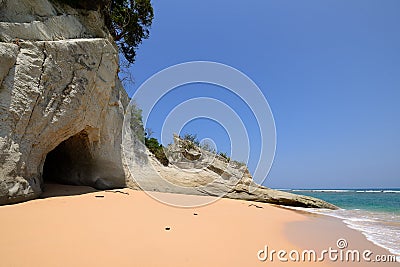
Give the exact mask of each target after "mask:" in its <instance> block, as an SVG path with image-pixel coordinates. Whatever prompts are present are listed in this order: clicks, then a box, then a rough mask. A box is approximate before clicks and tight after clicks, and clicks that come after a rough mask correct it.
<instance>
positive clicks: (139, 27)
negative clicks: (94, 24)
mask: <svg viewBox="0 0 400 267" xmlns="http://www.w3.org/2000/svg"><path fill="white" fill-rule="evenodd" d="M103 13H104V18H105V22H106V26H107V28H108V30H109V31H110V33H111V35H112V36H113V37H114V40H115V42H116V43H117V45H118V47H119V48H120V50H121V52H122V53H123V54H124V56H125V58H126V60H127V61H128V62H129V63H133V62H134V61H135V56H136V49H137V47H138V46H139V44H140V43H141V42H142V40H143V39H147V38H148V37H149V33H150V32H149V29H150V26H151V23H152V21H153V17H154V13H153V7H152V6H151V3H150V0H111V1H109V4H108V5H107V6H106V9H105V10H104V12H103Z"/></svg>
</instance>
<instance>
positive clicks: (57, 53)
mask: <svg viewBox="0 0 400 267" xmlns="http://www.w3.org/2000/svg"><path fill="white" fill-rule="evenodd" d="M0 7H1V11H0V20H1V21H2V22H0V39H1V40H2V41H3V42H1V43H0V61H1V64H0V83H1V85H0V123H1V124H0V204H5V203H13V202H18V201H23V200H27V199H32V198H35V197H37V196H39V195H40V193H41V186H42V184H43V182H44V180H43V177H45V178H46V177H47V179H49V180H52V181H57V182H64V183H70V184H78V185H90V186H94V187H96V188H100V189H105V188H113V187H122V186H124V185H125V173H124V170H123V166H122V161H121V150H120V144H121V128H122V121H123V115H124V108H125V106H126V105H127V101H128V97H127V95H126V93H125V91H124V89H123V88H122V86H121V84H120V82H119V80H118V77H117V70H118V50H117V48H116V46H115V44H114V43H113V41H112V40H111V39H110V38H108V33H107V32H105V31H103V30H102V29H103V26H102V23H101V20H99V19H97V22H96V23H94V22H92V23H89V22H88V21H91V17H92V19H93V20H96V18H98V17H99V15H98V13H97V12H95V11H91V12H90V14H91V17H90V16H89V17H86V18H85V19H83V18H82V17H83V15H88V13H87V12H86V11H85V12H86V14H81V13H79V12H78V11H74V10H71V9H67V10H61V9H60V7H55V6H53V5H52V4H51V3H50V2H48V1H47V0H35V1H24V0H17V1H16V0H3V1H1V4H0ZM56 148H57V149H56ZM54 149H56V151H58V156H57V155H56V156H55V157H49V159H48V162H47V164H49V165H48V166H47V165H46V166H45V168H43V167H44V165H45V161H46V156H47V155H48V154H49V153H50V152H51V151H53V150H54ZM44 171H46V172H47V173H45V175H43V174H44Z"/></svg>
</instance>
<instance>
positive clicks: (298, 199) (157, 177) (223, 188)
mask: <svg viewBox="0 0 400 267" xmlns="http://www.w3.org/2000/svg"><path fill="white" fill-rule="evenodd" d="M129 139H130V138H129V137H128V138H125V139H124V144H123V147H124V152H125V155H128V157H126V160H127V164H129V166H130V167H129V169H130V173H131V174H132V176H133V177H131V178H130V179H128V180H127V183H128V186H129V187H131V188H137V189H143V190H146V191H159V192H169V193H179V194H191V195H204V196H218V197H226V198H233V199H242V200H251V201H259V202H267V203H273V204H279V205H287V206H297V207H318V208H328V209H336V208H337V207H336V206H334V205H332V204H330V203H327V202H325V201H322V200H320V199H316V198H312V197H308V196H301V195H296V194H292V193H289V192H283V191H278V190H273V189H269V188H266V187H263V186H260V185H258V184H256V183H254V181H253V178H252V176H251V174H250V172H249V170H248V169H247V166H246V165H245V164H243V163H240V162H236V161H228V160H227V159H225V158H223V157H221V156H219V155H216V154H215V153H211V152H209V151H207V150H204V149H201V148H199V147H197V146H194V145H193V143H192V144H190V142H188V141H186V140H182V139H181V138H179V137H178V136H176V135H175V136H174V143H173V144H171V145H169V146H168V147H167V148H166V149H165V153H166V156H167V158H168V159H169V162H170V165H169V166H167V167H166V166H163V165H162V164H161V163H160V162H158V160H157V159H156V158H155V156H154V155H152V154H151V153H150V152H149V151H148V150H147V149H146V148H145V146H144V145H143V144H142V143H141V142H137V141H136V140H135V141H133V139H135V138H134V137H132V138H131V140H129ZM129 155H131V156H132V155H133V156H132V157H131V158H129Z"/></svg>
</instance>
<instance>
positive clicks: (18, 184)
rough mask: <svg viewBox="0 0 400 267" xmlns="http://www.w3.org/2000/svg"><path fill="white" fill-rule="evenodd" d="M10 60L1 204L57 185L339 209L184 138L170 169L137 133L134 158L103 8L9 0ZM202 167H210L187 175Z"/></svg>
mask: <svg viewBox="0 0 400 267" xmlns="http://www.w3.org/2000/svg"><path fill="white" fill-rule="evenodd" d="M0 60H1V64H0V122H1V124H0V205H2V204H10V203H16V202H21V201H25V200H29V199H33V198H36V197H38V196H39V195H40V194H41V193H42V187H43V184H44V182H46V181H51V182H59V183H67V184H75V185H89V186H92V187H95V188H98V189H108V188H115V187H123V186H126V185H128V186H129V187H132V188H137V189H145V190H152V191H161V192H175V193H185V194H197V195H214V196H221V195H223V196H225V197H229V198H236V199H246V200H255V201H262V202H270V203H276V204H285V205H295V206H304V207H325V208H335V206H333V205H330V204H328V203H326V202H324V201H321V200H318V199H314V198H310V197H303V196H298V195H293V194H289V193H285V192H279V191H275V190H271V189H267V188H264V187H261V186H259V185H256V184H255V183H254V182H253V180H252V178H251V175H250V173H249V171H248V170H247V167H246V166H245V165H242V164H228V162H227V161H225V160H224V159H222V158H220V157H215V155H212V154H208V152H204V151H199V150H198V149H192V150H190V149H189V150H187V149H185V148H184V147H183V145H184V144H183V143H182V141H181V140H178V139H177V140H176V142H175V145H173V146H171V147H170V148H169V149H170V154H169V157H170V162H172V164H170V166H168V167H164V166H162V165H161V164H159V163H158V162H157V160H156V159H155V158H154V156H152V155H151V154H150V152H149V151H148V150H147V149H146V147H144V145H143V144H142V143H140V142H138V141H137V140H129V138H128V141H129V142H128V146H127V147H128V151H125V152H126V153H125V155H124V156H125V158H124V157H123V155H122V149H121V144H122V125H123V120H124V112H125V109H126V107H127V105H128V101H129V99H128V96H127V94H126V92H125V90H124V89H123V87H122V85H121V83H120V81H119V79H118V75H117V73H118V62H119V60H118V48H117V47H116V45H115V43H114V41H113V40H112V38H111V36H110V34H109V33H108V31H107V29H106V28H105V27H104V23H103V21H102V19H101V16H100V14H99V13H98V12H97V11H90V10H78V9H73V8H71V7H69V6H67V5H62V4H60V3H58V2H57V1H53V2H49V1H48V0H0ZM125 145H126V144H125ZM123 159H124V160H123ZM196 164H200V165H199V166H200V167H204V168H200V171H198V172H187V171H185V169H186V170H188V169H198V168H199V166H197V165H196ZM128 165H129V168H126V167H127V166H128ZM132 168H134V170H135V171H134V172H129V171H128V169H132ZM159 174H161V176H162V177H166V178H167V180H168V179H170V181H169V182H167V181H165V180H162V179H160V175H159ZM132 175H133V176H134V177H132ZM138 182H139V183H138ZM171 182H172V184H176V185H179V186H178V187H177V186H171ZM138 184H140V187H139V186H138ZM203 185H207V186H203Z"/></svg>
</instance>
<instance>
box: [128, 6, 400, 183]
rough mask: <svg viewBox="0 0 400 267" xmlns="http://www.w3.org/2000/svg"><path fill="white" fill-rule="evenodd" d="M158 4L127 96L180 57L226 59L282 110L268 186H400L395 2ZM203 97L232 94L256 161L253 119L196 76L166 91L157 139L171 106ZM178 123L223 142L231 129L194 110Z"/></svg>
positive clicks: (222, 146)
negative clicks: (193, 116) (194, 80)
mask: <svg viewBox="0 0 400 267" xmlns="http://www.w3.org/2000/svg"><path fill="white" fill-rule="evenodd" d="M152 3H153V7H154V12H155V17H154V21H153V26H152V29H151V34H150V39H148V40H145V41H144V42H143V44H142V45H141V46H140V48H139V50H138V56H137V59H136V63H135V64H134V65H133V66H132V67H131V69H130V70H131V72H132V75H133V77H134V79H135V82H134V84H130V85H129V86H128V87H127V88H126V89H127V91H128V93H129V95H133V93H134V92H135V90H136V89H137V88H138V87H139V86H140V85H141V84H142V83H143V82H144V81H145V80H146V79H148V78H149V77H151V76H152V75H153V74H155V73H156V72H158V71H161V70H162V69H164V68H166V67H169V66H171V65H174V64H178V63H183V62H187V61H194V60H206V61H215V62H220V63H224V64H227V65H230V66H232V67H234V68H236V69H238V70H240V71H242V72H243V73H245V74H246V75H247V76H249V77H250V78H251V79H252V80H253V81H254V82H255V83H256V84H257V85H258V87H259V88H260V89H261V91H262V92H263V94H264V96H265V97H266V99H267V100H268V103H269V105H270V107H271V110H272V112H273V115H274V118H275V123H276V131H277V147H276V156H275V161H274V164H273V166H272V168H271V171H270V173H269V176H268V178H267V179H266V180H265V182H264V185H266V186H269V187H274V188H370V187H400V138H399V137H400V119H399V118H400V103H399V102H400V28H399V25H400V16H399V15H398V14H399V12H400V1H397V0H381V1H369V0H334V1H333V0H326V1H320V0H302V1H298V0H293V1H288V0H274V1H268V0H265V1H264V0H263V1H261V0H259V1H232V0H230V1H228V0H218V1H215V0H214V1H211V0H203V1H176V0H168V1H161V0H153V2H152ZM149 94H151V92H149ZM204 96H206V97H213V98H216V99H219V100H220V101H223V102H225V103H227V104H228V105H229V106H230V107H232V108H233V109H234V110H235V111H236V112H237V113H238V114H239V115H240V117H241V118H242V119H243V121H244V122H245V124H246V128H247V130H248V132H249V136H250V140H251V141H252V144H251V153H250V160H249V167H250V170H251V171H254V168H255V165H256V161H257V156H258V154H259V153H260V151H259V150H260V148H259V142H260V138H259V137H258V135H259V133H258V132H257V127H256V124H255V123H256V122H255V120H254V117H253V116H252V114H251V110H250V109H249V108H248V107H246V105H245V104H244V103H243V102H242V101H241V100H240V99H238V98H237V97H236V96H235V95H232V94H230V93H229V91H227V90H224V89H222V88H217V87H216V86H212V85H206V84H192V85H187V86H182V87H179V88H177V89H176V90H174V91H173V92H171V94H170V95H168V96H166V97H165V98H163V99H162V101H160V103H159V104H158V106H157V107H156V110H155V112H153V113H152V116H150V118H149V121H148V126H149V127H151V128H152V129H153V130H154V131H155V134H154V136H155V137H157V138H160V131H161V127H162V123H163V120H165V116H166V114H167V113H168V112H169V111H170V110H171V109H173V108H174V107H175V106H176V105H178V104H179V103H180V102H182V101H185V100H187V99H190V98H194V97H204ZM139 105H140V103H139ZM176 131H179V129H177V130H176ZM182 131H183V132H193V133H197V134H198V137H199V139H202V138H206V137H209V138H212V139H213V140H214V142H215V143H216V144H217V146H218V150H221V151H227V152H228V153H229V151H230V149H231V145H230V142H229V138H228V137H229V135H228V133H227V132H226V131H225V130H224V129H223V127H221V126H220V125H218V124H217V123H216V122H213V121H211V120H207V119H197V120H194V121H192V122H190V123H189V124H187V125H186V126H185V127H184V128H183V130H182ZM239 160H242V159H239Z"/></svg>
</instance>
